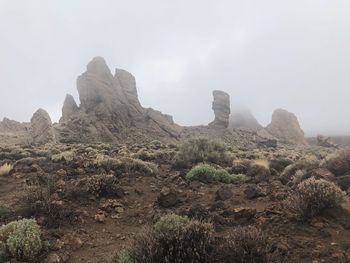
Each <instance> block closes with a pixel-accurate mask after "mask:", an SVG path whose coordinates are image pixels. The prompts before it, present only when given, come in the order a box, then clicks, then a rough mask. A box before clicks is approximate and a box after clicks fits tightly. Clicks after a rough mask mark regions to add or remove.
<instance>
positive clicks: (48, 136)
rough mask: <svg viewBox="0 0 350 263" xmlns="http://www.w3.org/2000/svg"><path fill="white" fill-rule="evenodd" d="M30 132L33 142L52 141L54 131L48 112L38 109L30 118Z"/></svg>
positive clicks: (43, 142)
mask: <svg viewBox="0 0 350 263" xmlns="http://www.w3.org/2000/svg"><path fill="white" fill-rule="evenodd" d="M30 132H31V136H32V139H33V143H35V144H45V143H54V142H56V140H55V133H54V129H53V127H52V122H51V118H50V116H49V114H48V113H47V112H46V111H45V110H43V109H39V110H37V111H36V112H35V113H34V114H33V117H32V118H31V120H30Z"/></svg>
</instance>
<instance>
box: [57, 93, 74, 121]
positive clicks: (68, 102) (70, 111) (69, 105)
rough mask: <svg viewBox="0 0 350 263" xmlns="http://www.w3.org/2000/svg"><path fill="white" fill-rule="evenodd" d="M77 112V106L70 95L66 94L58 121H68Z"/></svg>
mask: <svg viewBox="0 0 350 263" xmlns="http://www.w3.org/2000/svg"><path fill="white" fill-rule="evenodd" d="M77 111H78V105H77V103H76V102H75V100H74V98H73V96H72V95H70V94H67V95H66V98H65V100H64V103H63V108H62V117H61V119H60V122H65V121H68V120H69V119H70V118H71V116H73V115H74V113H76V112H77Z"/></svg>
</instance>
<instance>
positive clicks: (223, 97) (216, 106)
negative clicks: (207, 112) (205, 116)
mask: <svg viewBox="0 0 350 263" xmlns="http://www.w3.org/2000/svg"><path fill="white" fill-rule="evenodd" d="M213 96H214V101H213V107H212V108H213V110H214V114H215V119H214V121H213V122H211V123H209V126H214V127H222V128H227V127H228V124H229V117H230V113H231V109H230V95H228V94H227V93H226V92H224V91H221V90H214V91H213Z"/></svg>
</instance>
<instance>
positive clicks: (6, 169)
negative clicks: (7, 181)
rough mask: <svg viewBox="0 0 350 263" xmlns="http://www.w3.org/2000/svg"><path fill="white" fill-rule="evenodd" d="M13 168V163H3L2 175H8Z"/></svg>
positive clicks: (0, 174)
mask: <svg viewBox="0 0 350 263" xmlns="http://www.w3.org/2000/svg"><path fill="white" fill-rule="evenodd" d="M12 169H13V165H11V164H7V163H5V164H3V165H2V166H0V176H5V175H8V174H9V173H10V172H11V170H12Z"/></svg>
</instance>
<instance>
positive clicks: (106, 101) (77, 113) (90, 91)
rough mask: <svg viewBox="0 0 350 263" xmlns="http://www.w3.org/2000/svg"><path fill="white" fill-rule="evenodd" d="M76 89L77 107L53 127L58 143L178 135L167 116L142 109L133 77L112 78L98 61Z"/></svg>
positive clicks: (120, 73)
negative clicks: (136, 136)
mask: <svg viewBox="0 0 350 263" xmlns="http://www.w3.org/2000/svg"><path fill="white" fill-rule="evenodd" d="M77 88H78V93H79V98H80V102H81V104H80V106H79V107H78V109H75V107H73V111H72V110H71V108H70V107H67V108H70V109H69V110H67V111H68V114H66V115H68V116H69V118H66V117H65V116H63V118H62V122H61V123H60V125H59V126H57V127H56V129H57V132H58V134H59V138H60V141H61V142H112V141H119V140H122V139H127V138H132V137H133V136H132V135H133V134H134V135H135V134H136V133H137V135H138V136H144V137H150V138H153V139H160V138H163V137H166V138H177V137H178V136H179V134H180V132H181V127H180V126H178V125H176V124H174V122H173V120H172V117H171V116H169V115H164V114H162V113H161V112H159V111H155V110H153V109H151V108H150V109H145V108H143V107H142V106H141V104H140V102H139V100H138V95H137V89H136V81H135V78H134V76H133V75H132V74H130V73H129V72H127V71H125V70H122V69H117V70H116V72H115V75H114V76H113V74H112V73H111V71H110V69H109V68H108V66H107V64H106V62H105V60H104V59H103V58H102V57H96V58H94V59H93V60H92V61H91V62H90V63H89V64H88V65H87V70H86V72H85V73H83V74H82V75H81V76H79V77H78V80H77ZM67 104H68V105H72V101H71V100H70V102H67ZM64 108H65V107H64ZM72 112H74V114H72Z"/></svg>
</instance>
